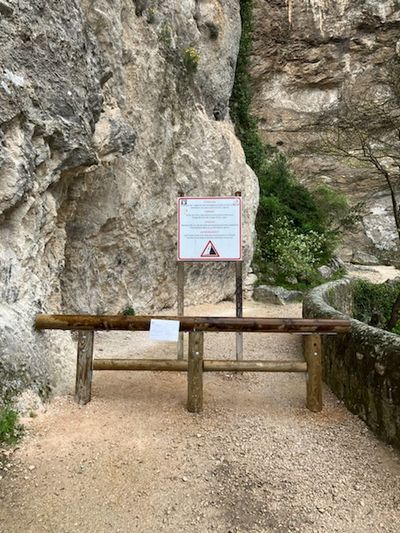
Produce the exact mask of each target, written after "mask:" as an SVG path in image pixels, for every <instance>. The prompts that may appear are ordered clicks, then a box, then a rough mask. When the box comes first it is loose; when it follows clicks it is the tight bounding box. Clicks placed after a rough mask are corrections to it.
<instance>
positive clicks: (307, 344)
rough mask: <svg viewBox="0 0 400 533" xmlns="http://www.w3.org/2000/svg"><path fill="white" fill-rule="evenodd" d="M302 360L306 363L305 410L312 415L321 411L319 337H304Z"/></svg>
mask: <svg viewBox="0 0 400 533" xmlns="http://www.w3.org/2000/svg"><path fill="white" fill-rule="evenodd" d="M304 358H305V360H306V362H307V402H306V405H307V409H309V410H310V411H313V412H314V413H319V412H320V411H322V364H321V337H320V335H309V336H308V335H307V336H305V337H304Z"/></svg>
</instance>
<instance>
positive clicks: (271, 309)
mask: <svg viewBox="0 0 400 533" xmlns="http://www.w3.org/2000/svg"><path fill="white" fill-rule="evenodd" d="M379 281H380V280H379ZM187 314H197V315H208V316H210V315H220V316H228V315H232V314H233V304H232V302H223V303H221V304H218V305H215V306H208V305H203V306H197V307H195V308H191V309H189V310H188V312H187ZM257 315H258V316H292V317H295V316H301V305H298V304H295V305H287V306H282V307H281V306H266V305H264V304H258V303H254V302H247V305H246V308H245V316H257ZM244 347H245V348H244V349H245V358H246V359H257V358H258V359H260V358H266V357H268V358H269V359H301V338H300V337H298V336H290V335H283V334H275V335H269V334H246V335H245V338H244ZM175 350H176V347H175V345H174V344H170V343H155V342H151V341H149V340H148V334H147V333H126V332H113V333H100V334H97V335H96V339H95V356H96V357H110V356H118V357H128V356H131V357H146V358H150V357H154V358H158V357H171V358H174V357H175V354H176V352H175ZM205 357H208V358H233V357H234V334H221V333H220V334H207V335H206V343H205ZM305 386H306V383H305V377H304V375H303V374H251V373H248V374H243V375H231V374H227V373H223V374H211V373H209V374H206V375H205V382H204V412H203V413H202V414H201V415H193V414H189V413H188V412H187V411H186V408H185V403H186V390H187V382H186V375H185V373H157V372H141V373H134V372H114V373H113V372H101V373H100V372H98V373H96V374H95V377H94V387H93V399H92V402H91V403H90V404H88V405H87V406H85V407H78V406H77V405H76V404H75V403H74V402H73V400H72V398H71V397H64V398H58V399H56V400H54V401H53V402H52V403H51V404H50V405H49V406H48V409H47V412H46V413H43V414H39V415H38V416H37V417H36V418H32V419H29V420H28V421H27V423H28V425H29V431H28V435H27V437H25V439H24V440H23V442H22V443H21V445H20V447H19V448H18V449H17V450H16V452H15V453H14V454H11V455H10V456H9V459H8V460H9V463H6V465H5V467H6V470H4V471H3V472H0V475H1V476H2V479H0V531H1V532H4V533H14V532H18V533H29V532H34V533H39V532H52V533H62V532H64V533H67V532H68V533H72V532H74V533H76V532H88V533H92V532H93V533H94V532H96V533H102V532H113V533H114V532H115V533H117V532H121V533H128V532H141V533H142V532H143V533H147V532H156V531H166V532H171V533H172V532H173V533H176V532H199V533H202V532H208V531H216V532H218V531H219V532H226V533H228V532H232V533H233V532H243V533H248V532H249V533H250V532H282V533H283V532H295V531H298V532H304V533H308V532H310V533H311V532H330V533H331V532H343V533H344V532H346V533H349V532H354V533H355V532H360V533H361V532H363V533H373V532H393V533H395V532H396V533H398V531H399V529H400V527H399V524H400V454H399V453H398V452H396V451H394V450H392V449H391V447H389V446H386V445H385V444H383V443H381V442H380V441H378V440H377V439H376V438H375V437H374V436H373V435H372V433H371V432H370V431H369V430H368V429H367V428H366V426H365V425H364V424H363V423H362V422H361V421H360V420H359V419H358V418H356V417H355V416H353V415H351V414H350V413H349V412H348V411H347V410H346V409H345V408H344V407H343V405H341V404H340V403H339V402H338V401H337V399H336V398H335V397H334V396H333V395H332V394H331V393H330V392H329V391H328V390H327V389H326V388H325V389H324V402H325V405H324V410H323V412H322V413H320V414H315V413H311V412H309V411H308V410H307V409H306V408H305ZM7 465H8V466H7Z"/></svg>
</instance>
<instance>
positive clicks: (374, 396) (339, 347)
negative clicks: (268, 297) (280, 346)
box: [303, 279, 400, 448]
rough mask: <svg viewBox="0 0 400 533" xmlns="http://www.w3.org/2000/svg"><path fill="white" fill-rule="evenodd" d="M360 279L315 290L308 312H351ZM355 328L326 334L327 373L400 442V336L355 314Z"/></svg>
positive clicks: (354, 406) (383, 433) (356, 407)
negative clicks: (353, 295) (365, 322)
mask: <svg viewBox="0 0 400 533" xmlns="http://www.w3.org/2000/svg"><path fill="white" fill-rule="evenodd" d="M353 284H354V281H353V280H350V279H344V280H340V281H334V282H331V283H326V284H325V285H321V286H319V287H317V288H316V289H313V290H312V291H310V293H309V294H308V295H307V296H306V297H305V299H304V303H303V316H304V317H306V318H349V317H351V313H352V303H353V299H352V287H353ZM351 326H352V327H351V332H350V333H348V334H346V335H338V336H335V337H330V336H326V337H325V338H324V339H323V376H324V381H325V382H326V383H327V384H328V385H329V386H330V388H331V389H332V390H333V392H334V393H335V394H336V396H337V397H338V398H339V399H340V400H343V402H344V403H345V405H346V406H347V407H348V408H349V409H350V411H352V412H353V413H355V414H357V415H358V416H359V417H360V418H362V419H363V420H364V421H365V422H366V423H367V424H368V426H369V427H370V428H371V429H372V430H373V431H374V433H375V434H376V435H378V436H379V437H380V438H381V439H383V440H385V441H386V442H388V443H389V444H392V445H393V446H396V447H397V448H400V337H399V336H398V335H395V334H393V333H388V332H386V331H383V330H381V329H377V328H373V327H371V326H368V325H366V324H364V323H363V322H359V321H358V320H354V319H352V318H351Z"/></svg>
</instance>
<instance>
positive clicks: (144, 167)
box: [0, 0, 258, 391]
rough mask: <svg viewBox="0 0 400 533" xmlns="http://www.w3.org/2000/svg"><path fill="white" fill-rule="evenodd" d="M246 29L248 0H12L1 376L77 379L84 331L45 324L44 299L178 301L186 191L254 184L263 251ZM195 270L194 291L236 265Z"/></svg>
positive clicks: (1, 90) (221, 282)
mask: <svg viewBox="0 0 400 533" xmlns="http://www.w3.org/2000/svg"><path fill="white" fill-rule="evenodd" d="M239 39H240V16H239V2H238V0H224V1H222V0H208V1H203V0H202V1H195V0H169V1H168V2H167V1H163V0H151V1H150V0H149V1H145V0H136V1H132V0H115V1H114V2H111V3H110V2H109V1H107V0H95V1H93V0H68V1H67V0H47V1H44V0H29V1H28V0H19V1H18V2H17V1H12V0H7V1H6V0H0V55H1V60H2V61H1V62H2V67H3V69H2V72H1V73H0V357H1V359H0V382H1V381H2V380H3V382H4V375H5V374H6V382H7V384H8V385H7V386H10V387H15V388H16V389H18V388H19V389H20V388H23V387H24V386H26V385H29V386H31V385H34V387H35V388H36V389H37V390H41V391H45V390H46V389H47V388H48V387H51V388H54V387H56V386H59V385H62V384H64V383H65V382H66V376H68V375H69V374H68V373H69V372H70V370H71V366H72V363H71V361H73V351H71V348H72V345H71V341H70V335H69V334H68V333H66V334H61V333H60V334H55V333H51V334H46V333H45V334H43V333H42V334H38V333H35V332H33V330H32V322H33V318H34V315H35V313H37V312H73V311H81V312H118V311H120V310H122V309H123V308H124V307H126V306H128V305H129V306H132V307H134V308H135V309H136V310H137V311H139V312H148V311H150V310H156V309H160V308H163V307H169V306H173V305H174V304H175V292H176V289H175V275H176V273H175V257H176V207H175V198H176V195H177V192H178V191H184V193H185V194H187V195H223V194H232V193H234V192H235V191H237V190H241V191H242V192H243V196H244V206H245V213H244V227H245V250H244V252H245V259H246V263H248V262H249V260H250V258H251V255H252V241H253V235H252V232H253V227H254V216H255V211H256V206H257V201H258V188H257V180H256V178H255V176H254V174H253V173H252V171H251V170H250V169H249V168H248V167H247V166H246V164H245V160H244V155H243V152H242V149H241V146H240V143H239V142H238V141H237V139H236V137H235V135H234V132H233V126H232V124H231V122H230V120H229V114H228V102H229V97H230V93H231V89H232V85H233V79H234V71H235V64H236V57H237V52H238V46H239ZM188 48H193V49H194V50H195V51H196V55H197V58H198V66H197V70H195V68H192V69H191V68H190V67H191V66H192V67H193V65H189V68H188V66H187V64H186V65H185V56H186V54H185V50H187V49H188ZM188 277H189V280H188V286H189V285H190V300H191V301H192V302H194V301H200V300H203V299H208V300H218V299H221V298H223V297H225V296H228V295H229V294H231V293H232V292H233V283H234V279H233V273H232V271H231V269H228V268H226V266H223V265H218V264H217V265H205V266H199V267H197V268H191V269H190V272H189V276H188ZM21 367H22V368H23V369H24V371H23V372H22V373H21V371H20V370H21ZM17 370H18V372H17ZM17 373H18V375H19V377H18V378H17V379H14V376H15V375H16V374H17ZM2 374H3V377H2Z"/></svg>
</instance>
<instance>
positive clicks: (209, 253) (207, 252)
mask: <svg viewBox="0 0 400 533" xmlns="http://www.w3.org/2000/svg"><path fill="white" fill-rule="evenodd" d="M200 257H219V253H218V252H217V249H216V247H215V244H214V243H213V242H212V241H208V243H207V244H206V246H205V248H204V250H203V252H202V254H201V256H200Z"/></svg>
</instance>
